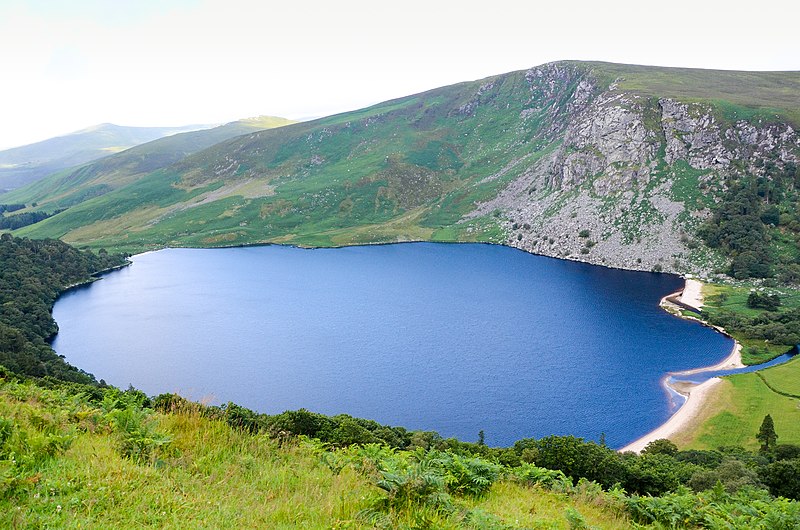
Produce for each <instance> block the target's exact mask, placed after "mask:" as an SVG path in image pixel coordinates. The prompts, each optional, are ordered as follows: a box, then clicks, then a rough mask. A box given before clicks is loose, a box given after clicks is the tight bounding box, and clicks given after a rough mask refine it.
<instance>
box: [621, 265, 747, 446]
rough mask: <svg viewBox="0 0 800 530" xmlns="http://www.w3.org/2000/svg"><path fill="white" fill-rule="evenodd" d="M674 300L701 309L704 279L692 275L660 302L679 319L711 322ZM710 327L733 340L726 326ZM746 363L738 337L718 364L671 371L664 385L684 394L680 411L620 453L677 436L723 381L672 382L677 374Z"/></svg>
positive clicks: (665, 377) (672, 391)
mask: <svg viewBox="0 0 800 530" xmlns="http://www.w3.org/2000/svg"><path fill="white" fill-rule="evenodd" d="M671 299H672V300H680V302H681V304H682V305H687V306H690V307H693V308H694V309H696V310H698V311H699V310H700V308H701V307H702V306H703V300H702V283H701V282H699V281H697V280H694V279H691V278H687V279H686V285H685V287H684V288H683V289H682V290H681V291H677V292H675V293H672V294H669V295H667V296H665V297H663V298H662V299H661V303H660V304H659V305H660V306H661V307H662V308H663V309H664V310H665V311H667V312H669V313H671V314H673V315H675V316H677V317H679V318H684V319H687V320H694V321H697V322H700V323H702V324H704V325H708V324H706V323H704V322H702V321H700V320H698V319H696V318H692V317H685V316H684V315H682V314H681V313H680V306H677V305H676V304H674V303H673V302H672V300H671ZM709 327H711V328H713V329H714V330H716V331H717V332H718V333H722V334H723V335H725V336H727V337H730V338H731V339H733V337H731V336H730V335H728V334H727V333H726V332H725V330H724V329H721V328H718V327H716V326H709ZM744 366H745V365H744V364H743V363H742V345H741V344H740V343H739V342H738V341H737V340H736V339H733V348H732V349H731V352H730V354H728V356H727V357H725V358H724V359H723V360H722V361H720V362H718V363H717V364H714V365H711V366H702V367H699V368H690V369H688V370H681V371H679V372H669V373H667V374H666V375H665V376H664V378H663V379H662V380H661V384H662V386H663V387H664V388H665V389H666V390H667V392H669V393H676V394H679V395H681V396H683V397H684V402H683V403H682V404H681V406H680V407H678V410H676V411H675V412H674V413H673V414H672V415H671V416H670V417H669V418H668V419H667V421H665V422H664V423H662V424H661V425H659V426H658V427H656V428H655V429H653V430H652V431H650V432H648V433H647V434H645V435H644V436H642V437H640V438H638V439H636V440H634V441H633V442H631V443H629V444H627V445H626V446H625V447H623V448H621V449H619V450H618V451H619V452H620V453H624V452H628V451H633V452H634V453H640V452H641V451H642V449H644V448H645V447H646V446H647V444H649V443H650V442H652V441H654V440H658V439H661V438H667V439H669V437H670V436H673V435H675V434H676V433H678V432H680V431H682V430H684V429H685V428H686V427H687V426H688V425H689V424H690V423H691V422H692V421H693V420H694V419H695V418H697V416H698V415H699V413H700V412H701V411H702V409H703V404H704V402H705V400H706V398H707V395H708V393H709V392H710V391H711V390H712V389H713V388H714V387H716V386H717V385H718V384H719V383H721V382H722V379H721V378H719V377H712V378H710V379H708V380H707V381H704V382H703V383H700V384H692V383H687V382H686V381H680V382H678V383H677V384H675V383H673V382H672V379H673V376H676V375H693V374H698V373H703V372H714V371H717V370H725V369H733V368H744Z"/></svg>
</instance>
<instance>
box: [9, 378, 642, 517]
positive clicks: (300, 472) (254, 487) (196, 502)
mask: <svg viewBox="0 0 800 530" xmlns="http://www.w3.org/2000/svg"><path fill="white" fill-rule="evenodd" d="M118 396H119V398H120V399H125V397H126V396H125V395H124V394H118ZM124 410H126V409H122V408H114V404H112V403H111V400H105V401H103V402H102V403H99V404H98V403H93V402H90V401H88V400H87V398H86V397H82V396H80V395H77V396H73V395H70V394H69V392H68V391H65V390H45V389H40V388H37V387H36V386H33V385H31V384H17V383H13V382H2V381H0V418H2V420H0V421H3V422H6V423H2V424H0V425H2V426H3V428H7V426H8V425H13V427H12V428H11V432H10V437H9V438H6V439H3V440H2V442H3V443H5V444H6V445H5V447H3V446H2V444H0V463H2V457H3V450H4V449H6V450H7V448H8V446H13V445H16V444H20V443H22V442H21V441H20V440H19V438H18V437H21V436H23V435H24V436H25V437H26V438H27V441H28V444H29V445H28V452H27V454H20V453H18V456H19V457H20V458H21V459H22V458H24V462H23V461H22V460H21V461H20V462H18V463H17V464H16V465H17V466H18V467H17V468H16V469H15V468H11V470H10V471H11V473H9V468H8V467H6V468H4V473H5V474H4V475H3V479H4V480H3V482H1V483H0V506H2V510H0V513H2V515H0V524H2V526H3V527H5V528H43V527H59V528H80V527H87V526H88V527H103V528H134V527H135V528H299V527H302V528H375V527H383V528H389V527H391V528H403V527H405V528H412V527H420V526H424V527H430V528H433V527H435V528H526V527H527V528H530V527H534V526H535V527H543V525H545V526H546V527H547V528H565V529H566V528H571V527H572V526H571V524H570V521H571V520H584V521H586V522H587V523H589V524H591V525H593V526H596V527H598V528H609V529H614V528H620V529H621V528H628V527H629V525H630V522H629V519H628V517H627V516H625V515H624V514H621V513H619V507H618V506H616V505H615V503H614V502H613V501H612V500H611V499H608V500H604V499H603V498H602V495H600V494H599V493H598V492H592V493H588V492H587V493H585V494H580V493H579V492H577V491H576V494H567V495H565V494H563V493H556V492H551V491H548V490H547V489H545V488H541V487H529V486H525V485H524V484H521V483H519V482H515V481H514V480H511V479H508V480H503V481H499V482H497V483H495V484H493V485H492V487H491V489H490V490H489V491H488V492H487V493H486V494H485V495H482V496H480V497H472V496H464V495H459V496H456V498H454V499H453V501H452V502H454V504H453V510H452V512H451V513H447V512H441V511H438V510H433V509H426V507H425V506H424V504H418V503H417V502H416V501H412V502H410V503H409V504H408V505H399V506H397V507H395V508H392V509H390V510H389V511H387V512H384V511H383V510H382V509H380V508H378V506H380V505H381V499H387V498H388V497H387V493H386V491H385V490H383V489H382V488H380V487H379V486H378V485H377V484H376V482H377V481H376V480H373V479H371V478H370V473H369V472H367V471H366V470H364V469H363V468H361V472H359V469H360V468H359V467H357V466H356V465H351V464H345V462H344V460H343V459H344V453H340V454H337V453H333V452H329V451H327V450H325V449H322V448H321V447H320V446H319V445H318V444H314V443H310V442H303V441H301V440H297V439H295V440H284V441H283V442H281V441H280V440H275V439H271V438H270V437H268V436H265V435H253V434H250V433H247V432H244V431H239V430H236V429H233V428H232V427H230V426H229V425H228V424H227V423H226V422H224V421H223V420H220V419H213V418H208V417H204V416H203V415H201V414H200V413H199V412H198V410H196V409H195V410H192V409H191V408H188V409H186V410H179V411H175V412H173V413H170V414H164V413H156V414H152V415H150V416H147V417H146V419H145V420H143V421H144V422H145V423H144V425H146V427H145V428H146V429H147V430H148V431H147V432H148V435H149V436H151V437H157V436H161V437H162V440H167V439H168V440H169V443H168V444H166V445H161V446H159V448H158V449H155V448H154V449H153V450H152V451H151V452H149V453H148V454H147V455H143V454H141V453H138V456H127V457H126V456H125V455H126V454H130V453H126V450H125V445H124V444H125V442H124V437H125V436H126V435H125V434H121V432H123V431H121V429H122V428H121V427H120V424H119V422H118V421H115V420H114V418H117V417H119V416H120V415H121V414H122V412H120V411H124ZM134 410H141V409H136V408H134ZM114 411H117V412H114ZM42 443H47V444H49V445H46V446H44V447H42V446H41V445H40V444H42ZM137 443H142V444H145V442H141V440H140V439H138V438H137ZM352 453H353V454H355V451H354V452H352ZM337 458H339V459H340V460H341V464H340V463H338V462H337ZM14 472H21V473H20V474H19V475H14V474H13V473H14ZM376 523H377V524H376Z"/></svg>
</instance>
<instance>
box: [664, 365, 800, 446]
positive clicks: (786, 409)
mask: <svg viewBox="0 0 800 530" xmlns="http://www.w3.org/2000/svg"><path fill="white" fill-rule="evenodd" d="M798 376H800V358H795V359H793V360H791V361H789V362H787V363H785V364H782V365H778V366H774V367H772V368H767V369H766V370H763V371H761V372H757V373H749V374H739V375H733V376H729V377H726V378H725V381H723V383H722V384H720V385H717V387H716V388H715V389H714V390H713V391H712V393H711V394H710V395H709V397H708V404H707V405H706V406H705V407H704V410H705V412H704V415H703V416H702V417H701V418H698V420H699V421H698V422H696V423H695V424H694V426H692V427H691V428H689V429H688V430H687V431H686V432H685V433H683V434H682V435H680V436H678V437H676V438H675V439H674V440H673V441H675V442H676V443H678V445H680V446H681V447H683V448H691V449H716V448H718V447H720V446H726V445H738V446H742V447H745V448H747V449H750V450H756V449H758V441H757V440H756V439H755V434H756V433H757V432H758V429H759V427H760V425H761V422H762V421H763V419H764V416H766V415H767V414H770V415H771V416H772V418H773V420H774V421H775V432H776V433H777V434H778V440H779V441H780V442H781V443H793V444H800V399H798V398H795V397H789V396H787V395H783V394H780V393H778V392H776V391H775V390H773V389H777V390H779V391H782V392H784V393H794V394H797V395H800V378H799V377H798ZM770 387H772V388H770Z"/></svg>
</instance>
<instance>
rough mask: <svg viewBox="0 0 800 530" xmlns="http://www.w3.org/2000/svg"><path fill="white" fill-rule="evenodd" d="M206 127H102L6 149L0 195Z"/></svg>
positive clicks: (1, 156)
mask: <svg viewBox="0 0 800 530" xmlns="http://www.w3.org/2000/svg"><path fill="white" fill-rule="evenodd" d="M208 127H211V125H186V126H183V127H122V126H119V125H114V124H112V123H103V124H101V125H95V126H93V127H89V128H86V129H82V130H80V131H76V132H73V133H70V134H67V135H64V136H58V137H56V138H50V139H49V140H44V141H42V142H37V143H34V144H30V145H24V146H22V147H15V148H13V149H6V150H5V151H0V193H2V192H3V191H7V190H12V189H14V188H18V187H20V186H24V185H26V184H30V183H31V182H35V181H36V180H38V179H40V178H42V177H44V176H46V175H49V174H50V173H53V172H55V171H59V170H61V169H65V168H68V167H72V166H76V165H78V164H83V163H85V162H89V161H91V160H96V159H98V158H101V157H104V156H108V155H109V154H112V153H116V152H119V151H122V150H124V149H127V148H129V147H133V146H134V145H139V144H143V143H145V142H149V141H152V140H155V139H157V138H162V137H164V136H168V135H170V134H176V133H180V132H187V131H194V130H198V129H206V128H208Z"/></svg>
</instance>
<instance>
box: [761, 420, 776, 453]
mask: <svg viewBox="0 0 800 530" xmlns="http://www.w3.org/2000/svg"><path fill="white" fill-rule="evenodd" d="M756 439H757V440H758V441H759V442H761V452H762V453H771V452H772V451H773V450H774V449H775V446H776V445H777V444H778V435H777V434H776V433H775V423H774V422H773V421H772V416H770V415H769V414H767V415H766V416H764V421H763V422H761V428H760V429H759V430H758V434H756Z"/></svg>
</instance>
